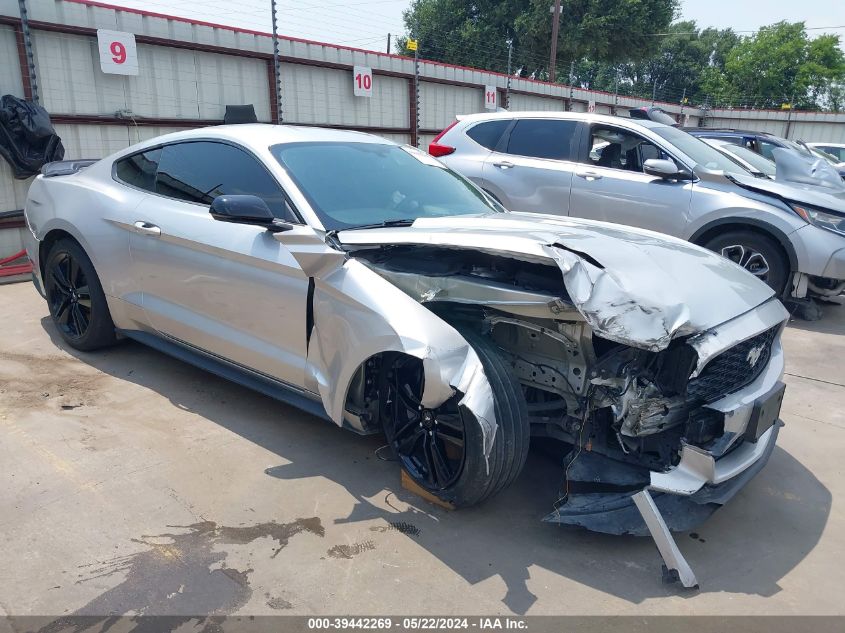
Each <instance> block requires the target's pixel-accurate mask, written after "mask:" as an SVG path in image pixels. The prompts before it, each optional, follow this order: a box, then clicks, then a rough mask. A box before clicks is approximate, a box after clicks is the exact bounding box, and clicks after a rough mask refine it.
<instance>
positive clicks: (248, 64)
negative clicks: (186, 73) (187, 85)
mask: <svg viewBox="0 0 845 633" xmlns="http://www.w3.org/2000/svg"><path fill="white" fill-rule="evenodd" d="M194 56H195V61H196V74H195V77H196V80H195V85H196V86H197V94H198V97H199V118H201V119H222V118H223V114H224V112H225V107H224V106H225V105H226V104H229V105H243V104H248V103H251V104H253V105H254V106H255V114H256V115H257V116H258V120H259V121H270V84H269V83H268V81H267V63H266V62H265V61H263V60H260V59H248V58H246V57H233V56H231V55H219V54H216V53H200V52H197V53H194Z"/></svg>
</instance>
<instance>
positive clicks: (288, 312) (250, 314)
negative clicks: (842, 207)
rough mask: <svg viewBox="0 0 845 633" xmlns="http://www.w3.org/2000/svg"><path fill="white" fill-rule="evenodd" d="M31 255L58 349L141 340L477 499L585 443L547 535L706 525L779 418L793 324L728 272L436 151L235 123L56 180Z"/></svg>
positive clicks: (706, 256) (64, 171)
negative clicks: (547, 452)
mask: <svg viewBox="0 0 845 633" xmlns="http://www.w3.org/2000/svg"><path fill="white" fill-rule="evenodd" d="M26 218H27V223H28V227H29V235H28V236H27V242H28V243H27V252H28V254H29V257H30V259H31V260H32V261H33V263H34V270H35V273H34V281H35V283H36V285H37V286H38V288H39V289H40V290H41V291H42V294H44V295H45V298H46V300H47V303H48V306H49V309H50V314H51V315H52V318H53V321H54V323H55V325H56V328H57V329H58V331H59V333H60V334H61V336H62V337H63V339H64V340H65V341H66V342H67V343H68V344H69V345H71V346H73V347H75V348H77V349H80V350H86V351H87V350H93V349H96V348H100V347H104V346H107V345H109V344H111V343H114V342H115V341H116V340H118V339H119V338H120V337H129V338H133V339H136V340H139V341H141V342H143V343H146V344H148V345H151V346H153V347H155V348H158V349H160V350H162V351H165V352H167V353H170V354H173V355H174V356H176V357H178V358H182V359H184V360H187V361H189V362H193V363H195V364H197V365H199V366H201V367H204V368H206V369H208V370H209V371H212V372H215V373H218V374H220V375H222V376H224V377H226V378H229V379H231V380H234V381H237V382H240V383H242V384H245V385H248V386H250V387H252V388H255V389H258V390H260V391H262V392H264V393H267V394H270V395H272V396H274V397H277V398H279V399H281V400H284V401H286V402H289V403H292V404H295V405H296V406H299V407H301V408H304V409H306V410H308V411H311V412H313V413H315V414H317V415H321V416H323V417H326V418H328V419H330V420H332V421H333V422H335V423H336V424H338V425H343V426H344V427H346V428H349V429H350V430H353V431H355V432H357V433H380V432H383V433H384V434H385V435H386V437H387V439H388V442H389V444H390V446H391V447H392V449H393V451H394V452H395V454H396V456H397V458H398V460H399V461H400V462H401V465H402V467H403V468H404V469H405V470H406V471H407V473H408V475H410V477H411V478H413V479H414V480H415V481H416V482H417V483H418V484H419V485H420V486H421V487H423V488H424V489H426V490H428V491H430V492H431V493H432V494H434V495H436V496H438V497H440V498H441V499H443V500H444V501H446V502H448V503H451V504H453V505H454V506H469V505H473V504H477V503H479V502H481V501H483V500H484V499H486V498H488V497H490V496H491V495H493V494H495V493H496V492H498V491H500V490H502V489H503V488H504V487H506V486H508V485H509V484H510V483H511V482H513V481H514V479H515V478H516V477H517V476H518V475H519V473H520V471H521V469H522V467H523V465H524V463H525V459H526V455H527V452H528V445H529V440H530V437H532V436H546V437H553V438H557V439H559V440H562V441H563V442H565V443H566V444H567V445H569V446H570V447H571V451H570V452H569V454H568V455H567V457H566V459H565V462H564V463H563V464H562V465H561V466H562V468H561V495H560V498H559V499H558V500H557V503H554V504H553V502H554V501H555V500H553V499H550V500H549V507H550V509H551V508H552V507H553V506H554V510H553V511H552V512H550V514H549V516H548V517H546V520H548V521H552V522H560V523H568V524H574V525H580V526H583V527H586V528H589V529H592V530H598V531H602V532H608V533H616V534H622V533H632V534H648V533H651V534H652V535H653V536H654V538H655V541H656V542H657V544H658V547H659V548H660V550H661V553H662V554H663V556H664V559H665V560H666V563H667V567H668V568H669V572H670V575H674V576H675V577H676V578H678V579H680V580H681V581H682V583H683V584H684V585H688V586H691V585H693V584H695V578H694V576H693V575H692V572H691V571H690V570H689V568H688V567H687V566H686V564H685V563H684V562H683V558H682V557H681V556H680V553H679V552H678V550H677V548H676V547H675V545H674V542H673V541H672V538H671V536H670V535H669V530H670V529H673V530H684V529H689V528H691V527H693V526H694V525H696V524H698V523H700V522H701V521H702V520H704V519H705V518H706V517H707V516H708V515H709V514H710V513H712V512H713V511H714V510H715V509H716V508H717V507H719V506H720V505H721V504H724V503H725V502H726V501H728V500H729V499H730V498H731V497H732V496H733V495H734V494H735V493H736V492H737V491H738V490H739V489H740V488H741V487H742V486H743V485H744V484H745V483H747V481H748V480H749V479H750V478H751V477H752V476H753V475H754V474H755V473H756V472H757V471H759V470H760V469H761V468H762V467H763V465H764V464H765V463H766V461H767V459H768V457H769V455H770V454H771V452H772V450H773V447H774V444H775V440H776V437H777V434H778V429H779V426H780V421H779V410H780V403H781V399H782V397H783V389H784V387H783V384H782V383H781V382H780V378H781V375H782V372H783V353H782V350H781V345H780V334H781V330H782V328H783V326H784V323H785V322H786V319H787V313H786V311H785V309H784V308H783V306H782V305H781V304H780V302H779V301H778V300H777V298H775V296H774V291H773V290H772V289H771V288H769V287H768V286H767V285H766V284H765V283H763V282H761V281H760V280H759V279H757V278H756V277H755V276H754V275H752V274H750V273H749V272H747V271H746V270H743V269H742V268H740V267H739V266H737V265H736V264H734V263H732V262H730V261H729V260H727V259H724V258H722V257H719V256H718V255H716V254H714V253H712V252H709V251H706V250H704V249H702V248H699V247H697V246H694V245H691V244H689V243H687V242H684V241H682V240H679V239H674V238H670V237H666V236H663V235H659V234H657V233H653V232H650V231H645V230H638V229H632V228H623V227H620V226H616V225H613V224H607V223H602V222H592V221H585V220H576V219H569V218H562V217H559V216H544V215H538V214H522V213H509V212H506V211H505V210H504V209H502V208H501V207H500V205H499V204H498V203H496V202H495V201H494V200H493V199H492V198H491V197H490V196H488V195H487V194H486V193H484V192H483V191H481V190H480V189H478V188H477V187H475V186H474V185H472V184H471V183H470V182H469V181H467V180H466V179H464V178H463V177H461V176H459V175H457V174H456V173H454V172H453V171H451V170H449V169H448V168H446V167H445V166H444V165H443V164H442V163H440V162H439V161H437V160H436V159H435V158H432V157H431V156H429V155H427V154H425V153H424V152H421V151H419V150H417V149H414V148H411V147H407V146H399V145H396V144H394V143H392V142H390V141H386V140H384V139H381V138H378V137H375V136H371V135H367V134H359V133H355V132H341V131H332V130H320V129H309V128H302V127H294V126H284V127H280V126H269V125H241V126H222V127H215V128H206V129H199V130H193V131H187V132H179V133H176V134H171V135H167V136H163V137H159V138H156V139H153V140H151V141H147V142H145V143H141V144H139V145H135V146H133V147H131V148H129V149H127V150H124V151H121V152H119V153H117V154H115V155H112V156H110V157H108V158H105V159H103V160H100V161H97V162H93V163H92V162H91V161H76V162H64V163H54V164H51V165H48V166H47V167H46V168H45V170H44V173H43V174H42V175H41V176H39V177H38V178H37V179H36V180H35V182H34V183H33V185H32V186H31V188H30V192H29V198H28V200H27V203H26Z"/></svg>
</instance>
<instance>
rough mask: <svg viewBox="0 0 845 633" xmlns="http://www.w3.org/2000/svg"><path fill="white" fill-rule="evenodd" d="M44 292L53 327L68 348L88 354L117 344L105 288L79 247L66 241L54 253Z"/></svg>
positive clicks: (45, 270)
mask: <svg viewBox="0 0 845 633" xmlns="http://www.w3.org/2000/svg"><path fill="white" fill-rule="evenodd" d="M44 291H45V294H46V295H47V305H48V307H49V308H50V316H51V317H52V319H53V324H54V325H55V326H56V329H57V330H58V332H59V335H60V336H61V337H62V338H63V339H64V340H65V342H66V343H67V344H68V345H70V346H71V347H73V348H74V349H78V350H80V351H83V352H88V351H91V350H95V349H99V348H101V347H106V346H108V345H112V344H114V343H115V342H116V341H117V337H116V335H115V331H114V323H113V322H112V319H111V314H110V313H109V306H108V304H107V303H106V295H105V293H104V292H103V287H102V286H101V285H100V280H99V278H98V277H97V273H96V272H95V271H94V265H93V264H92V263H91V260H90V259H89V258H88V255H86V254H85V251H84V250H82V247H81V246H80V245H79V244H77V243H76V242H74V241H72V240H68V239H62V240H59V241H58V242H56V243H55V244H54V245H53V247H52V248H51V249H50V252H49V253H48V255H47V262H46V264H45V266H44Z"/></svg>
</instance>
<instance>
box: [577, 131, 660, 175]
mask: <svg viewBox="0 0 845 633" xmlns="http://www.w3.org/2000/svg"><path fill="white" fill-rule="evenodd" d="M650 158H669V159H670V160H671V157H670V156H669V155H668V154H666V153H665V152H663V151H662V150H661V149H660V148H658V147H657V146H656V145H654V144H653V143H652V142H651V141H649V140H647V139H645V138H643V137H642V136H639V135H638V134H633V133H631V132H628V131H627V130H622V129H619V128H613V127H606V126H594V127H592V128H591V130H590V153H589V156H588V158H587V161H586V162H587V164H591V165H594V166H595V167H605V168H607V169H622V170H625V171H633V172H637V173H642V171H643V163H644V162H645V161H647V160H648V159H650Z"/></svg>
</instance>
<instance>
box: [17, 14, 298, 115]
mask: <svg viewBox="0 0 845 633" xmlns="http://www.w3.org/2000/svg"><path fill="white" fill-rule="evenodd" d="M21 1H23V0H21ZM270 12H271V17H272V20H273V74H274V75H275V77H274V79H275V82H276V90H275V91H274V92H275V96H276V119H277V120H278V122H279V123H282V122H283V121H284V117H283V116H282V66H281V63H280V62H279V33H278V29H277V21H276V0H270Z"/></svg>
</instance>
